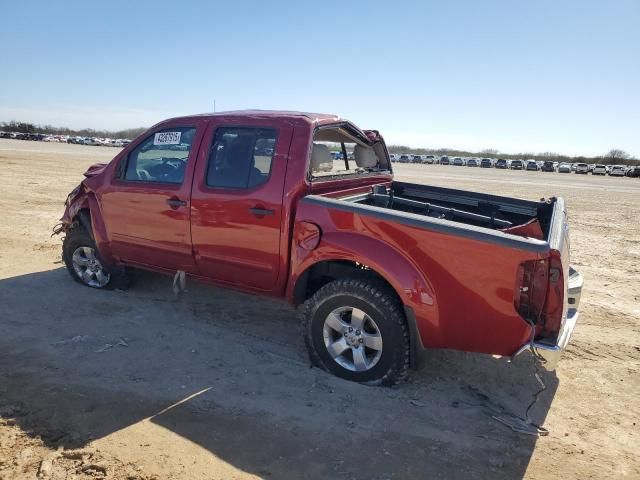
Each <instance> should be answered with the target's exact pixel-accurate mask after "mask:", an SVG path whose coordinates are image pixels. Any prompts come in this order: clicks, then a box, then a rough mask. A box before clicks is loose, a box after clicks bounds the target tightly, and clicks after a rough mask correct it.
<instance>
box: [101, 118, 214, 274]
mask: <svg viewBox="0 0 640 480" xmlns="http://www.w3.org/2000/svg"><path fill="white" fill-rule="evenodd" d="M206 125H207V121H206V120H201V119H196V120H194V121H189V122H188V123H176V124H174V125H172V124H170V123H169V124H163V126H162V127H161V128H159V129H157V130H154V131H153V132H151V133H150V134H149V135H147V136H146V137H145V138H143V139H142V140H140V141H139V142H137V143H136V145H134V146H133V147H132V148H131V149H130V151H129V153H128V154H127V155H126V156H125V157H123V158H122V159H121V161H120V163H119V164H118V168H117V171H116V174H115V178H113V179H112V181H111V183H110V185H109V186H108V187H106V188H105V189H104V190H103V191H102V195H101V205H102V210H103V217H104V219H105V224H106V227H107V231H108V233H109V237H110V240H111V245H112V250H113V254H114V255H115V256H116V257H117V258H119V259H120V260H121V261H124V262H125V263H129V264H140V265H145V266H152V267H157V268H161V269H166V270H185V271H186V272H189V273H197V270H196V267H195V261H194V259H193V254H192V249H191V231H190V212H191V211H190V201H189V197H190V193H191V184H192V181H193V172H194V169H195V160H196V157H197V152H198V148H199V145H200V141H201V139H202V137H203V135H204V132H205V130H206Z"/></svg>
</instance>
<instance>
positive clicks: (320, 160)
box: [311, 143, 333, 172]
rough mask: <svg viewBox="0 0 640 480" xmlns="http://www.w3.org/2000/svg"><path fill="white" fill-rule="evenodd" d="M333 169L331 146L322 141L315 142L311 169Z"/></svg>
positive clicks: (320, 170) (327, 170) (326, 170)
mask: <svg viewBox="0 0 640 480" xmlns="http://www.w3.org/2000/svg"><path fill="white" fill-rule="evenodd" d="M332 169H333V158H331V152H329V147H327V146H326V145H324V144H322V143H314V144H313V149H312V150H311V171H312V172H330V171H331V170H332Z"/></svg>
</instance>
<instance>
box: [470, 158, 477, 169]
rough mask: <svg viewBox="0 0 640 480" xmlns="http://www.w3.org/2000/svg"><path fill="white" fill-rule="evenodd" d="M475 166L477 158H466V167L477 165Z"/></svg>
mask: <svg viewBox="0 0 640 480" xmlns="http://www.w3.org/2000/svg"><path fill="white" fill-rule="evenodd" d="M477 166H478V159H477V158H470V159H469V160H467V167H477Z"/></svg>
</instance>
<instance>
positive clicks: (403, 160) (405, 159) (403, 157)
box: [398, 153, 411, 163]
mask: <svg viewBox="0 0 640 480" xmlns="http://www.w3.org/2000/svg"><path fill="white" fill-rule="evenodd" d="M398 161H399V162H400V163H411V158H410V157H409V155H407V154H405V153H403V154H402V155H400V158H399V159H398Z"/></svg>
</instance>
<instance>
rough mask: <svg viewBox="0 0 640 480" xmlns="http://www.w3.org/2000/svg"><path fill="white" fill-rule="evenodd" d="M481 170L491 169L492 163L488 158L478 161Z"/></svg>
mask: <svg viewBox="0 0 640 480" xmlns="http://www.w3.org/2000/svg"><path fill="white" fill-rule="evenodd" d="M480 167H481V168H491V167H493V161H492V160H491V159H490V158H483V159H481V160H480Z"/></svg>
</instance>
